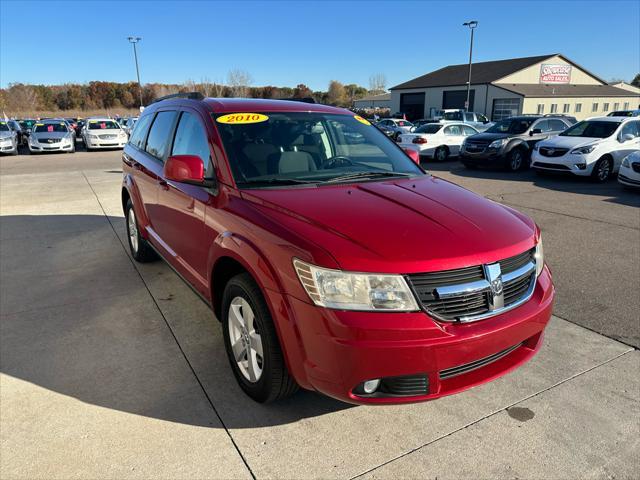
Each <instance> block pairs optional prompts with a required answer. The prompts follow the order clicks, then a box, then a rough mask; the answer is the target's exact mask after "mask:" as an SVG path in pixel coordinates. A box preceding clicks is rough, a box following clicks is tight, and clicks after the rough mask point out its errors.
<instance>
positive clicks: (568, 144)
mask: <svg viewBox="0 0 640 480" xmlns="http://www.w3.org/2000/svg"><path fill="white" fill-rule="evenodd" d="M601 141H602V139H601V138H591V137H563V136H560V135H557V136H555V137H552V138H548V139H547V140H543V141H542V142H540V143H538V148H539V147H553V148H575V147H584V146H586V145H592V144H598V143H600V142H601Z"/></svg>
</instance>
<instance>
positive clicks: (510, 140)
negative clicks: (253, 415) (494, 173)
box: [460, 115, 576, 172]
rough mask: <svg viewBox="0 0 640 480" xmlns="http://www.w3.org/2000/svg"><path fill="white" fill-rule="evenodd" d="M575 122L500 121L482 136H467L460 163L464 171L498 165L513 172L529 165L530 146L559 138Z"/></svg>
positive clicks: (547, 117)
mask: <svg viewBox="0 0 640 480" xmlns="http://www.w3.org/2000/svg"><path fill="white" fill-rule="evenodd" d="M574 123H576V119H575V118H573V117H568V116H560V115H556V116H552V115H544V116H543V115H522V116H518V117H510V118H505V119H504V120H500V121H498V122H496V123H495V124H494V125H492V126H491V127H490V128H488V129H487V130H486V131H484V132H482V133H478V134H477V135H471V136H470V137H467V138H466V139H465V140H464V142H463V143H462V146H461V147H460V161H462V163H463V164H464V165H465V167H467V168H475V167H477V166H489V165H499V166H502V167H504V168H506V169H507V170H510V171H512V172H515V171H518V170H521V169H522V168H525V167H527V166H528V165H529V159H530V158H531V151H532V149H533V146H534V145H535V144H536V143H538V142H539V141H540V140H544V139H546V138H549V137H553V136H555V135H558V134H559V133H561V132H562V131H564V130H565V129H567V128H568V127H570V126H571V125H573V124H574Z"/></svg>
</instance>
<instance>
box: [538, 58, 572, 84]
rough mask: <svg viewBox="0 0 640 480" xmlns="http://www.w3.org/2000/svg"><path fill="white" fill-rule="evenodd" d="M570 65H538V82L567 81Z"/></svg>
mask: <svg viewBox="0 0 640 480" xmlns="http://www.w3.org/2000/svg"><path fill="white" fill-rule="evenodd" d="M570 81H571V65H551V64H548V63H543V64H542V66H541V67H540V83H569V82H570Z"/></svg>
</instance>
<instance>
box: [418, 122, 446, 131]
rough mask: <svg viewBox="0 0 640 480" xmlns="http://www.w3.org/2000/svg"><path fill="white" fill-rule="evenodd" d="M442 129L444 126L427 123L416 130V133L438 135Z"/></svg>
mask: <svg viewBox="0 0 640 480" xmlns="http://www.w3.org/2000/svg"><path fill="white" fill-rule="evenodd" d="M442 127H444V125H440V124H439V123H427V124H426V125H422V126H421V127H420V128H416V131H415V133H437V132H438V131H439V130H440V129H441V128H442Z"/></svg>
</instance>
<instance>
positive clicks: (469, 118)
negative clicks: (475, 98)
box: [464, 112, 474, 122]
mask: <svg viewBox="0 0 640 480" xmlns="http://www.w3.org/2000/svg"><path fill="white" fill-rule="evenodd" d="M464 121H465V122H473V121H474V119H473V113H467V112H465V114H464Z"/></svg>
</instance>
